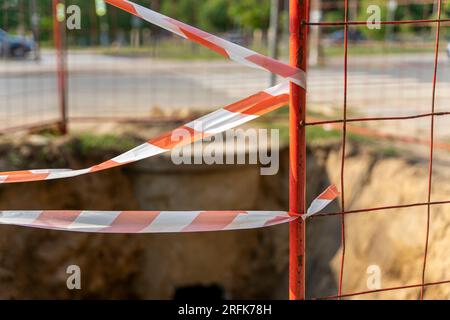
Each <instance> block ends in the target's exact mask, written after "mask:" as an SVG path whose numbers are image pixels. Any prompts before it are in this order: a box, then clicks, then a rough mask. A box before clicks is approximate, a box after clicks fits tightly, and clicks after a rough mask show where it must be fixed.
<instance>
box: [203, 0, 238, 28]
mask: <svg viewBox="0 0 450 320" xmlns="http://www.w3.org/2000/svg"><path fill="white" fill-rule="evenodd" d="M229 7H230V5H229V1H228V0H209V1H207V2H206V3H205V4H204V5H203V6H201V7H200V10H199V11H200V12H199V20H200V21H199V23H200V26H201V27H202V28H204V29H206V30H210V31H226V30H229V29H231V28H232V27H233V20H232V19H231V17H230V15H228V10H229Z"/></svg>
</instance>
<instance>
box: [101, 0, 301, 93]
mask: <svg viewBox="0 0 450 320" xmlns="http://www.w3.org/2000/svg"><path fill="white" fill-rule="evenodd" d="M105 2H107V3H109V4H111V5H113V6H116V7H118V8H120V9H122V10H125V11H127V12H129V13H131V14H134V15H135V16H138V17H140V18H142V19H144V20H146V21H148V22H150V23H152V24H155V25H157V26H159V27H161V28H163V29H166V30H168V31H170V32H172V33H174V34H177V35H179V36H180V37H183V38H185V39H189V40H191V41H193V42H196V43H198V44H201V45H202V46H205V47H207V48H209V49H211V50H213V51H215V52H217V53H219V54H221V55H222V56H224V57H226V58H229V59H231V60H233V61H236V62H238V63H240V64H243V65H246V66H249V67H253V68H258V69H264V70H267V71H269V72H272V73H275V74H277V75H279V76H281V77H283V78H286V79H288V80H289V81H292V82H294V83H296V84H298V85H299V86H301V87H303V88H304V89H306V75H305V72H304V71H302V70H300V69H298V68H295V67H292V66H290V65H288V64H286V63H284V62H281V61H278V60H275V59H272V58H269V57H267V56H264V55H262V54H259V53H257V52H255V51H252V50H250V49H247V48H244V47H242V46H239V45H237V44H235V43H232V42H230V41H227V40H225V39H222V38H219V37H217V36H214V35H212V34H210V33H207V32H205V31H202V30H200V29H197V28H195V27H192V26H190V25H187V24H185V23H183V22H181V21H178V20H175V19H172V18H170V17H167V16H165V15H163V14H160V13H158V12H155V11H153V10H150V9H148V8H145V7H142V6H140V5H138V4H135V3H133V2H131V1H127V0H105Z"/></svg>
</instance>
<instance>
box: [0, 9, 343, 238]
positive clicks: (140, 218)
mask: <svg viewBox="0 0 450 320" xmlns="http://www.w3.org/2000/svg"><path fill="white" fill-rule="evenodd" d="M106 2H108V3H110V4H112V5H115V6H117V7H119V8H121V9H123V10H125V11H128V12H130V13H132V14H134V15H136V16H139V17H141V18H143V19H145V20H147V21H149V22H151V23H153V24H156V25H158V26H160V27H162V28H164V29H166V30H169V31H171V32H173V33H175V34H178V35H180V36H181V37H183V38H186V39H189V40H192V41H194V42H197V43H199V44H201V45H204V46H206V47H208V48H209V49H211V50H213V51H216V52H218V53H220V54H222V55H223V56H225V57H227V58H230V59H231V60H234V61H237V62H239V63H241V64H244V65H247V66H251V67H256V68H260V69H265V70H268V71H270V72H272V73H275V74H277V75H280V76H282V77H284V78H286V79H288V80H290V81H292V82H294V83H296V84H298V85H300V86H302V87H303V88H306V80H305V78H306V77H305V73H304V72H303V71H302V70H299V69H297V68H294V67H292V66H289V65H287V64H285V63H282V62H280V61H277V60H274V59H272V58H269V57H266V56H263V55H261V54H258V53H256V52H254V51H251V50H249V49H246V48H244V47H241V46H238V45H236V44H234V43H231V42H229V41H226V40H224V39H221V38H219V37H216V36H214V35H211V34H209V33H206V32H204V31H201V30H199V29H197V28H194V27H192V26H189V25H187V24H184V23H182V22H180V21H177V20H174V19H172V18H169V17H166V16H164V15H162V14H159V13H157V12H155V11H152V10H150V9H147V8H144V7H142V6H139V5H137V4H135V3H132V2H130V1H126V0H106ZM288 100H289V87H288V83H284V84H280V85H277V86H275V87H272V88H269V89H266V90H264V91H261V92H259V93H257V94H254V95H252V96H250V97H248V98H246V99H243V100H241V101H238V102H236V103H233V104H231V105H229V106H227V107H224V108H222V109H219V110H217V111H214V112H212V113H210V114H207V115H206V116H203V117H201V118H199V119H197V120H195V121H192V122H190V123H187V124H185V125H184V126H181V127H179V128H177V129H175V130H172V131H170V132H168V133H166V134H163V135H161V136H159V137H157V138H154V139H151V140H149V141H148V142H146V143H144V144H142V145H140V146H138V147H136V148H134V149H132V150H130V151H128V152H125V153H123V154H121V155H119V156H117V157H115V158H113V159H111V160H108V161H105V162H103V163H100V164H98V165H95V166H92V167H90V168H86V169H79V170H72V169H42V170H25V171H12V172H0V184H1V183H17V182H28V181H40V180H53V179H62V178H69V177H75V176H79V175H83V174H88V173H92V172H96V171H101V170H106V169H110V168H114V167H117V166H121V165H125V164H128V163H131V162H135V161H138V160H142V159H145V158H149V157H152V156H154V155H157V154H161V153H163V152H165V151H168V150H171V149H174V148H175V147H178V146H181V145H185V144H189V143H192V142H195V141H198V140H201V139H203V138H205V137H209V136H212V135H214V134H218V133H221V132H224V131H226V130H228V129H231V128H234V127H237V126H239V125H241V124H244V123H246V122H248V121H250V120H253V119H255V118H258V117H259V116H261V115H263V114H265V113H268V112H270V111H273V110H275V109H277V108H279V107H281V106H283V105H285V104H287V103H288ZM198 128H201V130H200V131H199V130H198ZM177 132H178V133H180V134H177ZM186 132H188V137H186V136H185V133H186ZM175 136H178V137H183V138H182V139H181V140H180V141H174V139H173V138H172V137H175ZM338 195H339V193H338V191H337V189H336V187H335V186H331V187H328V189H327V190H326V191H324V192H323V193H322V194H321V195H319V197H317V198H316V199H315V200H314V201H313V202H312V204H311V206H310V208H309V209H308V211H307V213H306V214H304V215H302V216H301V217H302V218H303V219H306V218H307V217H310V216H312V215H314V214H316V213H318V212H319V211H321V210H322V209H323V208H324V207H325V206H327V205H328V204H329V203H330V202H331V201H333V199H335V198H336V197H337V196H338ZM299 217H300V215H298V214H293V213H288V212H283V211H179V212H177V211H62V210H59V211H43V210H40V211H0V224H7V225H17V226H25V227H34V228H43V229H52V230H65V231H79V232H96V233H163V232H199V231H219V230H239V229H252V228H261V227H266V226H272V225H276V224H281V223H285V222H289V221H293V220H295V219H298V218H299Z"/></svg>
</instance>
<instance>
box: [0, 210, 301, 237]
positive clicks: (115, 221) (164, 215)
mask: <svg viewBox="0 0 450 320" xmlns="http://www.w3.org/2000/svg"><path fill="white" fill-rule="evenodd" d="M296 218H297V217H295V216H290V215H289V214H287V213H286V212H272V211H271V212H269V211H0V224H8V225H17V226H25V227H34V228H43V229H51V230H65V231H78V232H96V233H165V232H199V231H220V230H239V229H253V228H261V227H266V226H272V225H276V224H280V223H284V222H289V221H292V220H295V219H296Z"/></svg>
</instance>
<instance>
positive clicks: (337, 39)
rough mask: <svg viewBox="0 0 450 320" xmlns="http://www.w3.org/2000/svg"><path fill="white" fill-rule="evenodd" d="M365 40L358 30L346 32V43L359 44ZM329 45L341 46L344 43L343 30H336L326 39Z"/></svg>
mask: <svg viewBox="0 0 450 320" xmlns="http://www.w3.org/2000/svg"><path fill="white" fill-rule="evenodd" d="M364 40H367V39H366V37H365V36H364V34H363V33H362V32H361V31H359V30H348V41H350V42H361V41H364ZM326 42H327V43H329V44H342V43H343V42H344V30H337V31H335V32H332V33H331V34H329V35H328V36H327V37H326Z"/></svg>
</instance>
